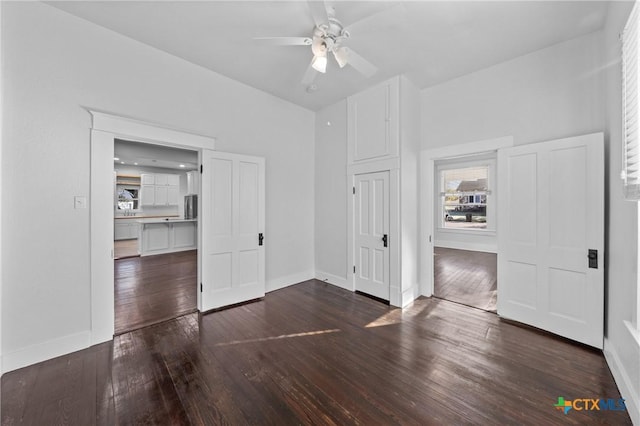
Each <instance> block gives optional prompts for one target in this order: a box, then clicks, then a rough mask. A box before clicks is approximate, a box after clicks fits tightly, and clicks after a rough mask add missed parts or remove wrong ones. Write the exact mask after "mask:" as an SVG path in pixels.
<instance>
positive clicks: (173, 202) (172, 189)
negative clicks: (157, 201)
mask: <svg viewBox="0 0 640 426" xmlns="http://www.w3.org/2000/svg"><path fill="white" fill-rule="evenodd" d="M178 198H179V193H178V186H177V185H170V186H168V187H167V204H168V205H170V206H177V205H178V201H179V200H178Z"/></svg>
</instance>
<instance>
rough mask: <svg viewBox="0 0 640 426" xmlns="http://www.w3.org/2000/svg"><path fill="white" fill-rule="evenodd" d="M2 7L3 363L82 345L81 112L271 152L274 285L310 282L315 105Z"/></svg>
mask: <svg viewBox="0 0 640 426" xmlns="http://www.w3.org/2000/svg"><path fill="white" fill-rule="evenodd" d="M2 7H3V13H2V15H3V16H2V19H3V21H2V31H3V33H2V36H3V40H2V43H3V44H2V53H3V55H4V57H3V59H4V64H5V68H4V75H3V84H4V87H5V93H4V105H5V108H4V110H3V117H2V118H3V123H4V125H5V127H4V129H3V145H2V150H3V152H2V177H1V179H2V183H3V186H2V187H3V193H2V205H3V206H7V205H14V206H16V200H19V208H17V207H16V208H12V209H7V208H4V209H3V210H2V223H1V227H2V230H3V232H2V235H1V237H2V241H1V244H2V246H3V247H11V250H4V251H3V252H2V285H3V298H2V303H3V305H2V327H3V329H2V339H3V342H2V343H3V347H2V349H3V355H4V356H5V360H6V356H7V355H9V356H10V357H11V359H13V360H22V361H21V362H27V360H28V361H30V362H36V361H38V360H40V359H39V358H42V356H43V355H47V354H48V356H52V355H55V354H57V353H60V350H63V351H69V350H74V349H78V348H79V347H82V345H83V344H85V342H86V341H88V338H87V334H88V331H89V329H90V311H89V309H90V297H89V296H90V295H89V283H90V281H89V255H88V253H89V212H88V210H74V209H73V196H74V195H83V196H87V197H88V196H89V195H90V194H89V175H90V174H89V147H90V143H89V129H90V127H91V120H90V115H89V113H87V112H86V110H85V109H84V108H85V107H90V108H92V109H95V110H102V111H106V112H110V113H113V114H117V115H123V116H129V117H132V118H137V119H140V120H144V121H148V122H155V123H160V124H161V125H163V126H167V127H174V128H179V129H186V130H188V131H190V132H192V133H200V134H204V135H210V136H214V137H216V138H217V142H216V144H217V146H216V148H217V149H219V150H221V151H229V152H236V153H242V154H251V155H257V156H263V157H266V169H267V172H266V193H267V194H266V195H267V204H266V218H267V223H266V230H265V237H266V243H267V244H268V250H267V255H266V256H267V258H266V274H267V286H268V288H269V289H273V288H277V287H279V286H282V285H286V284H291V283H295V282H297V281H301V280H303V279H307V278H311V277H313V263H314V258H313V253H314V249H313V246H314V232H313V230H314V227H313V217H314V212H313V204H314V195H313V192H314V183H313V182H314V171H313V170H314V163H313V155H314V151H313V149H314V148H313V145H314V114H313V113H312V112H311V111H308V110H305V109H303V108H300V107H298V106H295V105H292V104H290V103H288V102H285V101H283V100H281V99H278V98H275V97H273V96H271V95H268V94H266V93H264V92H260V91H258V90H255V89H253V88H251V87H248V86H245V85H243V84H240V83H238V82H235V81H233V80H231V79H228V78H226V77H223V76H220V75H218V74H215V73H213V72H211V71H208V70H205V69H203V68H201V67H198V66H195V65H193V64H190V63H188V62H186V61H183V60H181V59H178V58H176V57H173V56H171V55H168V54H165V53H163V52H160V51H158V50H156V49H153V48H150V47H148V46H146V45H143V44H141V43H138V42H135V41H132V40H130V39H128V38H126V37H123V36H121V35H118V34H116V33H114V32H111V31H108V30H106V29H103V28H100V27H98V26H95V25H94V24H91V23H89V22H87V21H84V20H82V19H79V18H76V17H74V16H72V15H69V14H66V13H65V12H62V11H60V10H57V9H55V8H52V7H50V6H48V5H45V4H42V3H35V2H23V3H18V2H16V3H3V4H2ZM35 29H37V30H35ZM36 263H37V267H34V265H35V264H36ZM14 366H15V363H14Z"/></svg>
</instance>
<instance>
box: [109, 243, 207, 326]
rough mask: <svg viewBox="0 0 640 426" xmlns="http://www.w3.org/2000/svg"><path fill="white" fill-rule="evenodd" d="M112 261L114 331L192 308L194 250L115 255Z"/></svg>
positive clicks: (144, 323)
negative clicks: (113, 272)
mask: <svg viewBox="0 0 640 426" xmlns="http://www.w3.org/2000/svg"><path fill="white" fill-rule="evenodd" d="M114 265H115V279H114V281H115V282H114V286H115V300H114V302H115V331H116V334H120V333H123V332H125V331H131V330H135V329H137V328H140V327H145V326H148V325H151V324H156V323H158V322H161V321H166V320H169V319H173V318H176V317H179V316H180V315H184V314H185V313H190V312H194V311H195V310H196V307H197V306H196V303H197V299H196V298H197V293H196V291H197V279H198V268H197V251H196V250H191V251H183V252H177V253H168V254H158V255H154V256H145V257H132V258H126V259H118V260H116V261H115V262H114Z"/></svg>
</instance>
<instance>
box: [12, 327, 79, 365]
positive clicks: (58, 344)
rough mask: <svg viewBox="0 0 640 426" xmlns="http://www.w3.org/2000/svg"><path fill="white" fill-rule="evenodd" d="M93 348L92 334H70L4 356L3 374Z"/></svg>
mask: <svg viewBox="0 0 640 426" xmlns="http://www.w3.org/2000/svg"><path fill="white" fill-rule="evenodd" d="M89 346H91V332H89V331H83V332H80V333H76V334H70V335H68V336H63V337H60V338H58V339H54V340H49V341H47V342H44V343H39V344H36V345H31V346H27V347H26V348H22V349H18V350H17V351H14V352H10V353H6V354H3V355H2V373H6V372H9V371H13V370H17V369H18V368H22V367H26V366H28V365H32V364H36V363H38V362H42V361H46V360H48V359H51V358H55V357H58V356H61V355H66V354H69V353H71V352H75V351H79V350H80V349H86V348H88V347H89Z"/></svg>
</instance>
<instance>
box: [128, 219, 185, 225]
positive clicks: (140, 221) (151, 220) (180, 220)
mask: <svg viewBox="0 0 640 426" xmlns="http://www.w3.org/2000/svg"><path fill="white" fill-rule="evenodd" d="M197 221H198V219H181V218H179V217H176V218H169V219H144V218H143V219H140V220H138V221H137V222H138V223H141V224H143V225H144V224H145V223H174V222H197Z"/></svg>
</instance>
